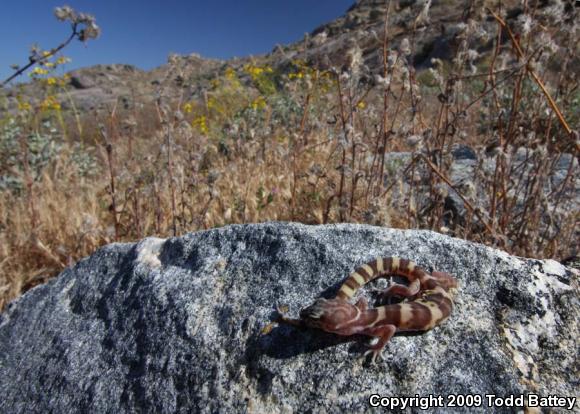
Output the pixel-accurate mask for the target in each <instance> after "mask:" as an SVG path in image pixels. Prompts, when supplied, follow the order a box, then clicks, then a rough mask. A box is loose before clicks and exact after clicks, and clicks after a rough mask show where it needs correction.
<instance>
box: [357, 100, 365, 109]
mask: <svg viewBox="0 0 580 414" xmlns="http://www.w3.org/2000/svg"><path fill="white" fill-rule="evenodd" d="M366 106H367V104H366V103H365V102H364V101H359V103H357V104H356V107H357V108H358V109H365V108H366Z"/></svg>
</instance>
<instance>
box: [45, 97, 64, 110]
mask: <svg viewBox="0 0 580 414" xmlns="http://www.w3.org/2000/svg"><path fill="white" fill-rule="evenodd" d="M60 108H61V106H60V103H59V102H58V101H57V100H56V98H55V97H54V96H52V95H50V96H47V97H46V98H45V99H44V101H42V102H41V103H40V110H41V111H48V110H50V109H52V110H55V111H60Z"/></svg>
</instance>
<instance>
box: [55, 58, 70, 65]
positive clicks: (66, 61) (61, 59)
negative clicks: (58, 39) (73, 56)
mask: <svg viewBox="0 0 580 414" xmlns="http://www.w3.org/2000/svg"><path fill="white" fill-rule="evenodd" d="M68 62H70V59H69V58H67V57H64V56H60V57H59V58H58V59H57V60H56V64H57V65H63V64H65V63H68Z"/></svg>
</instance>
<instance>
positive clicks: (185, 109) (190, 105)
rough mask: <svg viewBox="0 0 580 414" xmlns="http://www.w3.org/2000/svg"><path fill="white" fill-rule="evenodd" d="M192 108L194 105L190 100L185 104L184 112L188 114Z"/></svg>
mask: <svg viewBox="0 0 580 414" xmlns="http://www.w3.org/2000/svg"><path fill="white" fill-rule="evenodd" d="M192 110H193V105H192V104H191V102H188V103H186V104H185V105H183V112H185V113H186V114H188V113H190V112H191V111H192Z"/></svg>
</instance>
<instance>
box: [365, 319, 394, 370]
mask: <svg viewBox="0 0 580 414" xmlns="http://www.w3.org/2000/svg"><path fill="white" fill-rule="evenodd" d="M396 331H397V327H396V326H395V325H384V326H378V327H376V328H369V329H367V330H365V331H364V332H361V333H362V334H363V335H368V336H373V337H375V338H378V339H379V340H378V342H377V343H376V344H374V345H369V348H370V349H369V350H368V351H366V352H365V353H364V355H363V358H366V357H367V356H368V355H369V354H372V358H371V362H372V363H373V364H374V362H375V360H376V359H377V357H378V358H379V359H381V360H382V359H383V355H382V351H383V348H384V347H385V345H386V344H387V342H389V339H391V338H392V337H393V335H394V334H395V332H396Z"/></svg>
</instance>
